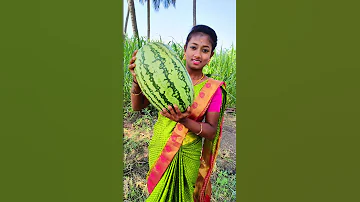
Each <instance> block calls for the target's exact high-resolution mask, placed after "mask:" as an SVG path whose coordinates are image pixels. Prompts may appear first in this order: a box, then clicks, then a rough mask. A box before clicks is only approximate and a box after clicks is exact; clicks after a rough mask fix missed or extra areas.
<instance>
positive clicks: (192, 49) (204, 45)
mask: <svg viewBox="0 0 360 202" xmlns="http://www.w3.org/2000/svg"><path fill="white" fill-rule="evenodd" d="M211 50H212V46H211V43H210V40H209V36H208V35H207V34H204V33H194V34H193V35H192V36H191V38H190V40H189V42H188V44H187V47H185V56H186V67H187V68H190V69H194V70H198V69H202V68H203V67H204V66H205V65H206V64H207V63H208V62H209V61H210V58H211V57H212V56H213V54H214V53H212V52H211Z"/></svg>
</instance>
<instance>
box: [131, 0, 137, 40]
mask: <svg viewBox="0 0 360 202" xmlns="http://www.w3.org/2000/svg"><path fill="white" fill-rule="evenodd" d="M128 4H129V10H130V16H131V24H132V28H133V35H134V36H135V37H139V32H138V28H137V23H136V14H135V5H134V0H129V1H128Z"/></svg>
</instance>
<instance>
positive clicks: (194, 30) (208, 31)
mask: <svg viewBox="0 0 360 202" xmlns="http://www.w3.org/2000/svg"><path fill="white" fill-rule="evenodd" d="M199 32H201V33H204V34H207V35H208V36H209V38H210V43H211V46H212V50H211V52H214V50H215V47H216V45H217V35H216V33H215V31H214V30H213V29H212V28H211V27H209V26H206V25H195V26H194V27H193V28H192V29H191V31H190V33H189V34H188V36H187V38H186V43H185V46H186V47H187V45H188V43H189V41H190V39H191V37H192V35H193V34H195V33H199Z"/></svg>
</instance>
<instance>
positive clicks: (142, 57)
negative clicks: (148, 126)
mask: <svg viewBox="0 0 360 202" xmlns="http://www.w3.org/2000/svg"><path fill="white" fill-rule="evenodd" d="M135 64H136V67H135V69H134V71H135V74H136V80H137V81H138V83H139V86H140V88H141V90H142V92H143V94H144V95H145V96H146V98H147V99H148V100H149V102H150V103H151V104H152V105H153V106H155V108H156V109H157V110H159V111H161V110H162V109H163V108H166V109H167V107H168V106H169V105H170V106H173V105H177V106H178V107H179V109H180V111H181V112H184V111H186V109H187V108H188V107H189V106H190V105H191V104H192V103H193V101H194V88H193V85H192V81H191V78H190V75H189V73H188V72H187V70H186V68H185V66H184V65H183V63H182V61H181V60H180V59H179V58H178V57H177V55H176V53H175V52H174V51H173V50H172V49H171V48H170V47H169V46H167V45H165V44H163V43H159V42H151V43H148V44H146V45H144V46H142V47H141V48H140V49H139V50H138V52H137V54H136V60H135Z"/></svg>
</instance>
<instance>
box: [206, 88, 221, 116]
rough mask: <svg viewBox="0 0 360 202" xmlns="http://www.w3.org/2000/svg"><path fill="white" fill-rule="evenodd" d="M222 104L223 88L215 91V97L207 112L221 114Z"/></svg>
mask: <svg viewBox="0 0 360 202" xmlns="http://www.w3.org/2000/svg"><path fill="white" fill-rule="evenodd" d="M221 104H222V92H221V87H219V88H218V89H217V90H216V91H215V94H214V97H213V98H212V100H211V101H210V105H209V108H208V110H207V111H208V112H220V108H221Z"/></svg>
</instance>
